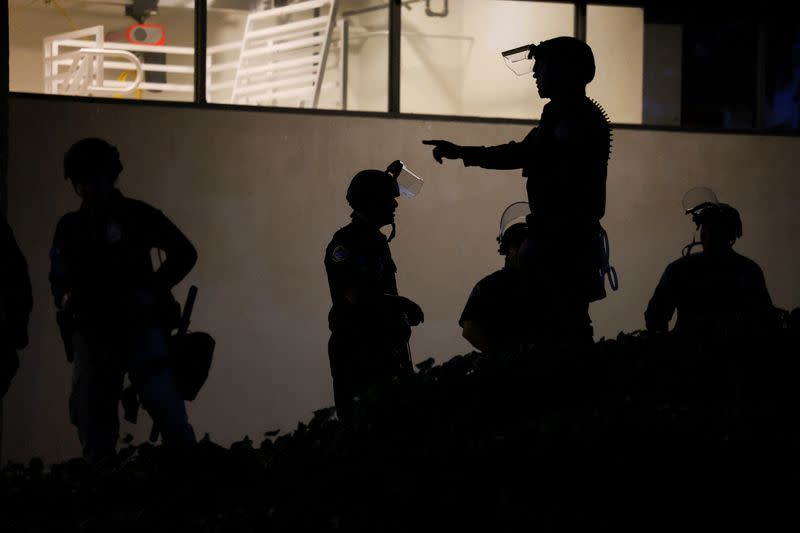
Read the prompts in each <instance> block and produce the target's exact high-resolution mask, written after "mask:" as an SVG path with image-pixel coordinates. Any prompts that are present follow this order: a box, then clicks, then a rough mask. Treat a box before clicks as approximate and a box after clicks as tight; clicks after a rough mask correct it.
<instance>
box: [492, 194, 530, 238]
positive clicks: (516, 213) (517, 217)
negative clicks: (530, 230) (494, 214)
mask: <svg viewBox="0 0 800 533" xmlns="http://www.w3.org/2000/svg"><path fill="white" fill-rule="evenodd" d="M530 214H531V208H530V206H529V205H528V202H514V203H513V204H511V205H509V206H508V207H506V209H505V211H503V215H502V216H501V217H500V232H499V233H498V234H497V242H498V243H500V242H502V240H503V234H504V233H505V232H506V230H507V229H508V228H510V227H511V226H513V225H514V224H524V223H525V222H526V218H527V216H528V215H530Z"/></svg>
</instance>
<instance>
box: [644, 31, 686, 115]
mask: <svg viewBox="0 0 800 533" xmlns="http://www.w3.org/2000/svg"><path fill="white" fill-rule="evenodd" d="M682 54H683V26H682V25H681V24H676V23H674V22H670V21H663V22H657V21H652V22H646V23H645V27H644V85H643V87H642V91H643V93H644V94H643V97H642V98H643V102H642V122H644V123H645V124H649V125H654V126H656V125H657V126H680V125H681V83H682V79H683V77H682V68H681V65H682V64H683V59H682Z"/></svg>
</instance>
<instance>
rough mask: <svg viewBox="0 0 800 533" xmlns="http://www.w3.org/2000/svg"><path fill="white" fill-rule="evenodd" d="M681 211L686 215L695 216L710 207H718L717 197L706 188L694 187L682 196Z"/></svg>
mask: <svg viewBox="0 0 800 533" xmlns="http://www.w3.org/2000/svg"><path fill="white" fill-rule="evenodd" d="M682 204H683V211H684V213H686V214H687V215H689V214H691V215H695V214H697V213H699V212H700V211H703V210H704V209H707V208H709V207H711V206H717V205H719V200H717V195H716V194H714V191H712V190H711V189H709V188H708V187H695V188H694V189H689V190H688V191H687V192H686V194H684V195H683V200H682Z"/></svg>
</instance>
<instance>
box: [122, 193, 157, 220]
mask: <svg viewBox="0 0 800 533" xmlns="http://www.w3.org/2000/svg"><path fill="white" fill-rule="evenodd" d="M122 205H123V206H124V208H125V209H126V210H127V211H130V212H132V213H136V214H141V215H146V216H147V215H149V216H152V215H163V214H164V213H163V212H162V211H161V210H160V209H158V208H157V207H154V206H152V205H150V204H148V203H147V202H144V201H142V200H137V199H136V198H128V197H127V196H124V197H123V198H122Z"/></svg>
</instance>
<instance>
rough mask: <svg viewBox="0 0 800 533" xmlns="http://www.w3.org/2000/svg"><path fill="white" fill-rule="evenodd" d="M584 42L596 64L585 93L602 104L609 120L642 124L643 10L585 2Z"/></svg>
mask: <svg viewBox="0 0 800 533" xmlns="http://www.w3.org/2000/svg"><path fill="white" fill-rule="evenodd" d="M586 42H587V43H588V44H589V46H591V47H592V51H593V52H594V56H595V64H596V66H597V74H596V75H595V78H594V80H593V81H592V83H590V84H589V86H588V87H587V94H588V95H589V96H590V97H591V98H594V99H596V100H597V101H598V102H599V103H600V105H602V106H603V108H604V109H605V110H606V112H607V113H608V116H609V118H610V119H611V121H612V122H615V123H621V124H641V123H642V85H643V79H644V78H643V70H644V69H643V64H644V10H643V9H642V8H638V7H617V6H595V5H590V6H587V9H586Z"/></svg>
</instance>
